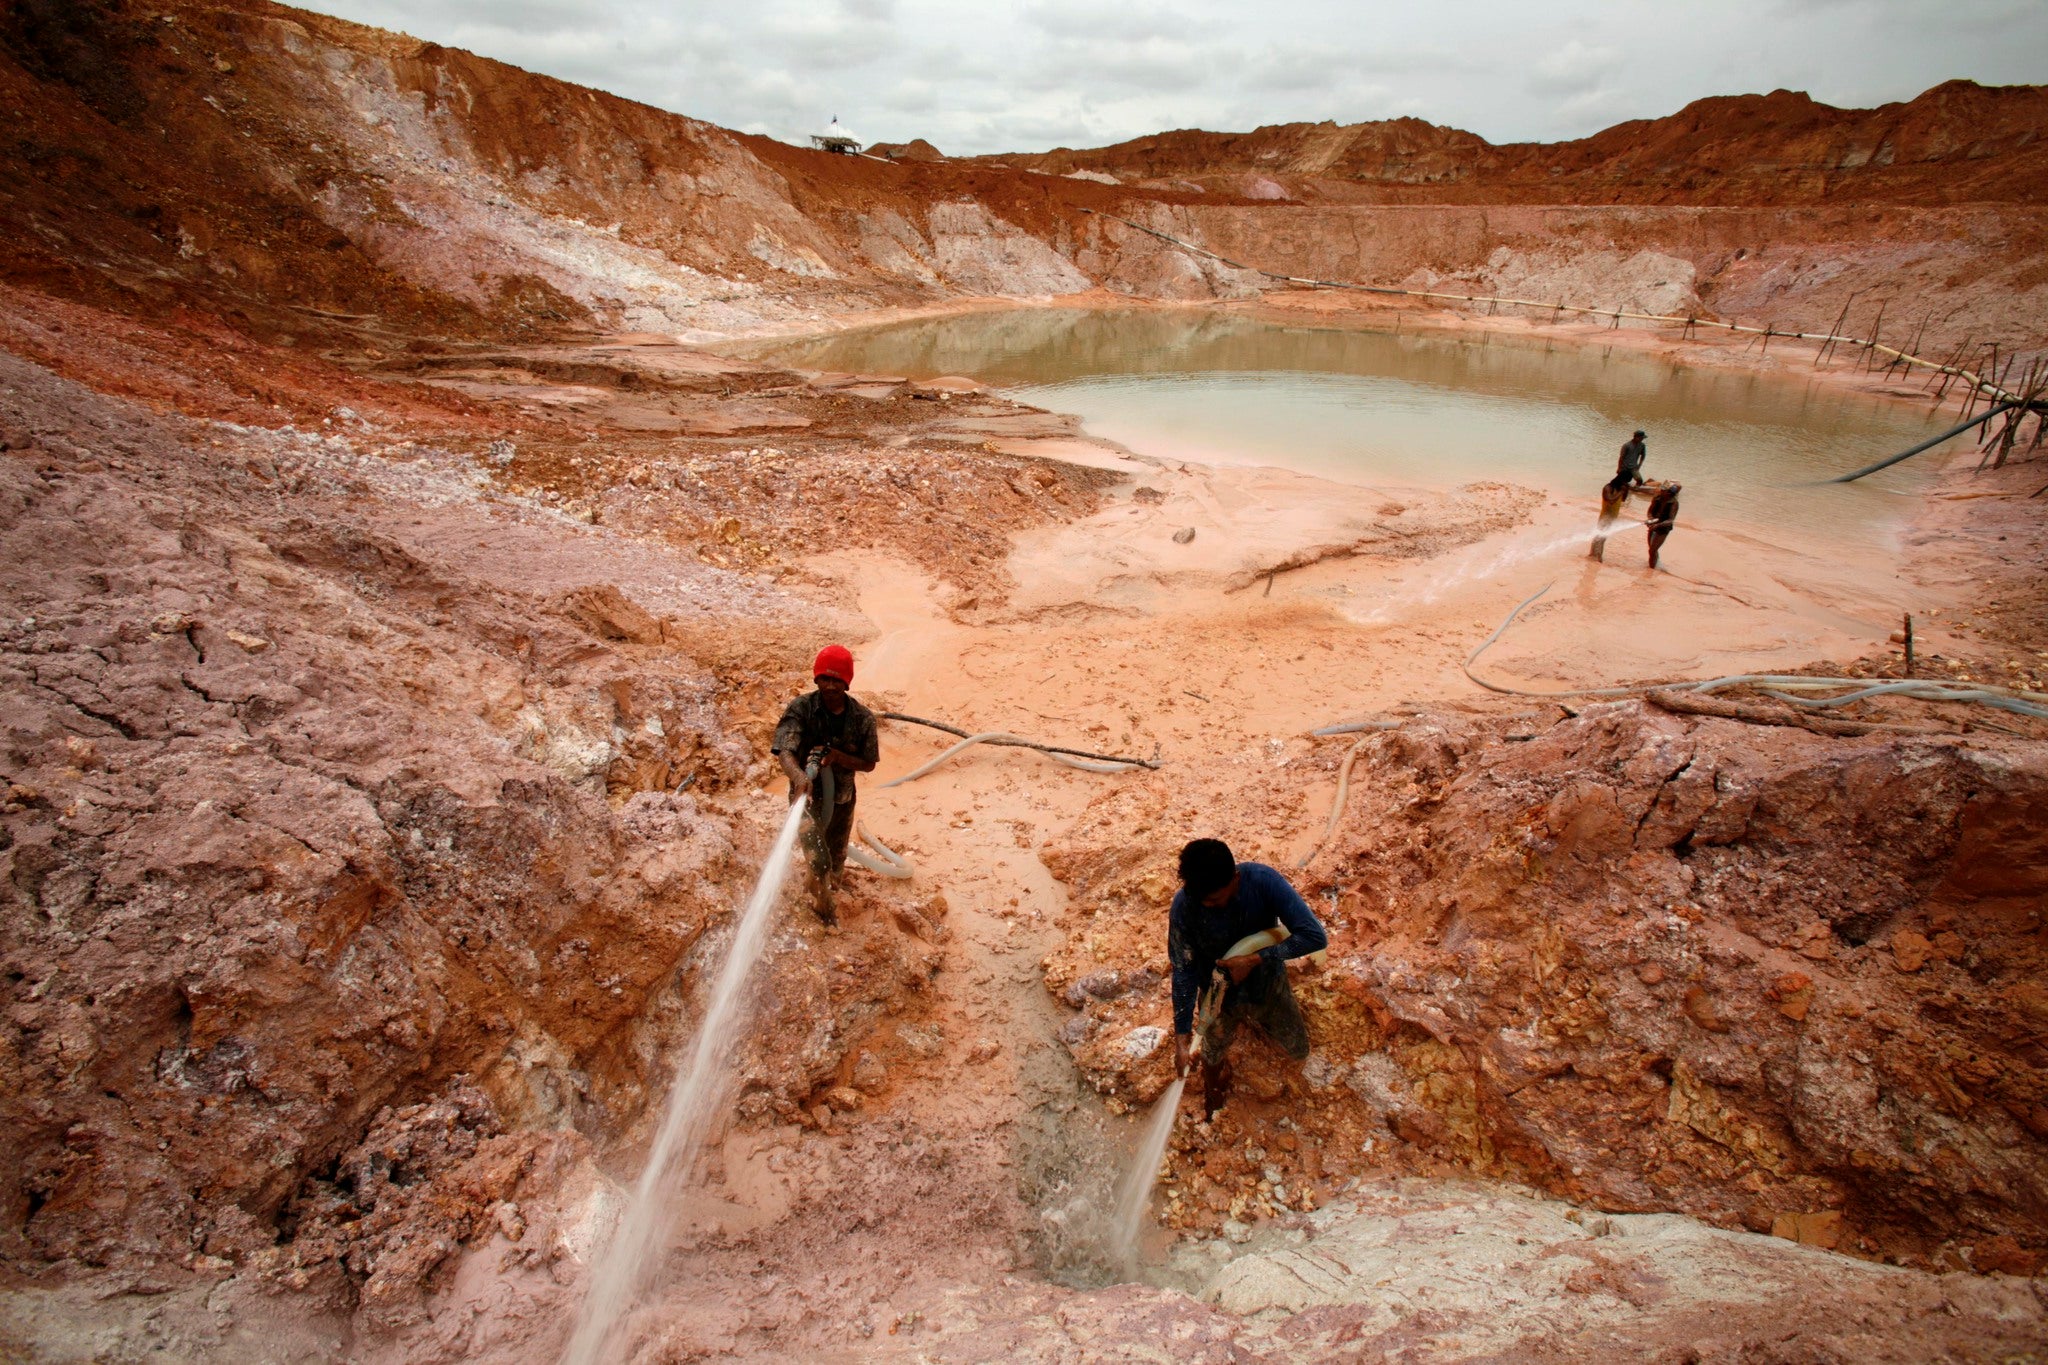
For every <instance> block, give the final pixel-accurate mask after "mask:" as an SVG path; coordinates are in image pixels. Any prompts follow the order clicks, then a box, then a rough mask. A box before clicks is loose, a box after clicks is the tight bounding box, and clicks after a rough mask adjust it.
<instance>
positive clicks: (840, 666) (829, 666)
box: [811, 645, 853, 687]
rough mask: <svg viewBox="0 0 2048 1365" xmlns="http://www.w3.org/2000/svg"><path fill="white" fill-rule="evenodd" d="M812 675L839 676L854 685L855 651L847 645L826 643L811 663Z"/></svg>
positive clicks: (846, 682)
mask: <svg viewBox="0 0 2048 1365" xmlns="http://www.w3.org/2000/svg"><path fill="white" fill-rule="evenodd" d="M811 676H812V677H813V678H837V679H839V681H841V682H843V683H845V684H846V685H847V686H848V687H851V686H853V651H852V650H850V649H848V648H847V647H846V646H845V645H826V646H825V647H824V648H823V649H821V650H819V651H818V657H817V660H816V662H814V663H813V664H812V665H811Z"/></svg>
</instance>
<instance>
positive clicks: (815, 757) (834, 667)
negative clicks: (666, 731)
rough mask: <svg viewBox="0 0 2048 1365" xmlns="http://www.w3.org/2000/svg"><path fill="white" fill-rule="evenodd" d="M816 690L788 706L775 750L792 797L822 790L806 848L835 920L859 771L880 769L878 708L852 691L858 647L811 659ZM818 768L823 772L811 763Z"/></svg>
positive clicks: (820, 908) (820, 906)
mask: <svg viewBox="0 0 2048 1365" xmlns="http://www.w3.org/2000/svg"><path fill="white" fill-rule="evenodd" d="M811 677H812V679H813V680H814V681H815V682H816V684H817V687H816V689H815V690H814V691H810V692H806V693H804V694H803V695H802V696H800V697H798V698H797V699H796V700H795V701H792V702H791V703H790V704H789V705H788V706H786V707H784V708H783V711H782V720H781V721H780V722H778V723H777V725H776V727H775V743H774V746H773V747H774V752H775V756H776V757H777V758H778V759H780V760H781V762H782V771H783V772H784V773H785V774H786V775H787V776H788V778H789V799H790V800H791V801H798V800H801V799H802V798H804V797H806V796H813V795H815V799H814V800H813V801H812V802H811V816H810V819H809V820H808V821H806V822H805V827H804V849H805V851H806V852H807V853H808V854H809V855H810V860H811V871H812V873H813V874H814V875H815V877H816V889H817V899H816V901H815V908H816V909H817V912H818V918H819V919H821V920H823V921H825V923H827V924H832V923H834V922H835V921H836V920H837V918H838V915H837V913H836V912H835V911H834V909H833V905H832V900H833V893H834V892H835V891H836V890H837V889H838V885H839V870H840V869H841V868H842V867H844V866H845V865H846V841H847V839H848V838H849V837H850V836H851V835H852V834H853V799H854V787H853V782H854V774H855V773H866V772H873V771H874V768H875V764H876V763H877V762H878V761H879V760H880V758H881V744H880V741H879V740H878V739H877V737H876V735H875V714H874V712H872V711H870V710H868V708H867V707H865V706H862V705H861V704H860V703H859V702H857V701H855V700H854V699H853V698H852V697H850V696H848V695H847V688H849V687H851V686H852V685H853V653H852V651H850V650H849V649H847V648H846V646H844V645H826V646H825V647H824V648H823V649H821V650H819V651H818V657H817V660H816V662H814V663H813V664H812V665H811ZM814 764H815V766H816V776H815V778H814V777H813V776H812V773H811V771H810V770H811V769H812V767H813V765H814ZM814 788H815V792H814V790H813V789H814Z"/></svg>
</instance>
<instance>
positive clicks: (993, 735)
mask: <svg viewBox="0 0 2048 1365" xmlns="http://www.w3.org/2000/svg"><path fill="white" fill-rule="evenodd" d="M1003 742H1007V743H1010V744H1021V745H1023V746H1025V747H1026V748H1031V749H1034V751H1035V752H1037V753H1042V754H1044V755H1045V756H1046V757H1047V758H1050V759H1052V760H1053V761H1054V762H1056V763H1064V764H1066V765H1067V766H1068V767H1069V768H1079V769H1080V770H1081V771H1082V772H1084V773H1127V772H1129V771H1131V769H1133V768H1140V767H1143V766H1144V765H1143V764H1141V763H1098V762H1096V761H1094V760H1092V759H1086V758H1075V757H1074V756H1073V755H1071V754H1056V753H1052V752H1050V751H1048V750H1045V749H1039V748H1036V746H1034V745H1032V743H1031V741H1030V740H1027V739H1020V738H1019V737H1018V736H1016V735H1012V734H1006V733H1005V732H1003V731H1001V730H989V731H986V732H984V733H982V734H979V735H969V736H968V737H967V738H966V739H963V740H961V741H960V742H959V743H958V744H955V745H954V746H953V747H952V748H950V749H948V750H946V751H945V752H944V753H942V754H940V755H939V756H938V757H937V758H934V759H931V760H930V761H928V762H926V763H924V764H921V765H920V766H918V767H916V768H913V769H911V770H910V771H909V772H907V773H905V774H903V776H901V777H898V778H894V779H891V780H890V781H888V782H884V783H883V784H882V785H883V786H884V787H900V786H902V785H903V784H904V783H905V782H913V781H915V780H916V779H918V778H920V777H923V776H924V775H925V774H926V773H928V772H930V771H931V770H932V769H934V768H936V767H938V766H939V765H940V764H942V763H944V762H945V761H946V760H947V759H949V758H952V757H954V756H955V755H956V754H962V753H965V752H966V751H967V750H969V749H971V748H973V747H974V746H975V745H977V744H989V743H1003Z"/></svg>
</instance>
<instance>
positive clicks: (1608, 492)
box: [1586, 474, 1630, 564]
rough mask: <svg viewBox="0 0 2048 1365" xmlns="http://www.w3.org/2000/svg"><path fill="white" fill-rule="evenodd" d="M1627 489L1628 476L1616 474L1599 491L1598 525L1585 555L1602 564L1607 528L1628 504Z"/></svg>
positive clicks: (1628, 486)
mask: <svg viewBox="0 0 2048 1365" xmlns="http://www.w3.org/2000/svg"><path fill="white" fill-rule="evenodd" d="M1629 488H1630V484H1629V481H1628V475H1626V474H1616V475H1615V476H1614V477H1613V478H1611V479H1609V480H1608V481H1607V482H1606V483H1605V484H1604V485H1602V487H1601V489H1600V525H1599V528H1598V529H1597V530H1595V531H1594V532H1593V548H1592V549H1590V550H1588V551H1586V554H1587V556H1588V557H1590V558H1593V559H1597V560H1599V561H1601V562H1602V563H1603V564H1604V563H1606V561H1607V528H1608V527H1610V526H1612V525H1614V523H1615V521H1616V520H1617V519H1619V518H1620V516H1621V509H1622V507H1623V505H1624V504H1626V503H1627V502H1628V495H1629Z"/></svg>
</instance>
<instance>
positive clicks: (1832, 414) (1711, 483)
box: [754, 309, 1944, 536]
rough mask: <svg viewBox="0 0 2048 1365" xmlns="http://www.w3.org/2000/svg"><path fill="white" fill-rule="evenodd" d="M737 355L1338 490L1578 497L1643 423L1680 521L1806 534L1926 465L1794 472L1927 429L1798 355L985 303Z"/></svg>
mask: <svg viewBox="0 0 2048 1365" xmlns="http://www.w3.org/2000/svg"><path fill="white" fill-rule="evenodd" d="M754 353H755V354H756V355H760V356H763V357H764V358H771V359H773V360H775V361H776V362H778V363H783V364H790V365H796V366H801V367H805V368H811V369H823V370H851V371H860V372H869V373H873V372H881V373H890V374H903V375H909V376H911V377H930V376H933V375H938V374H965V375H972V376H975V377H977V378H980V379H982V380H984V381H986V382H988V383H991V384H993V385H996V386H998V387H999V388H1001V389H1002V390H1003V391H1004V392H1006V393H1008V394H1009V395H1011V396H1012V397H1015V398H1018V399H1021V400H1023V401H1025V402H1029V403H1033V404H1037V405H1039V406H1041V407H1047V408H1052V409H1055V410H1058V411H1061V412H1071V413H1076V414H1078V415H1079V416H1081V417H1082V418H1083V419H1084V421H1085V423H1086V425H1087V429H1088V430H1089V431H1090V432H1091V433H1092V434H1094V435H1097V436H1101V437H1106V438H1108V439H1110V440H1114V441H1118V442H1120V443H1122V444H1124V445H1126V446H1129V447H1130V448H1131V449H1133V450H1136V451H1138V452H1140V453H1142V454H1148V455H1155V456H1160V457H1166V458H1179V459H1190V460H1200V461H1203V462H1206V463H1215V464H1261V465H1276V466H1280V467H1285V468H1291V469H1295V470H1299V471H1302V472H1305V473H1311V474H1317V475H1321V476H1324V477H1328V478H1335V479H1341V480H1345V481H1347V482H1356V483H1369V484H1373V483H1399V484H1422V485H1430V486H1447V485H1456V484H1462V483H1467V482H1471V481H1473V480H1479V479H1500V480H1505V481H1510V482H1515V483H1521V484H1526V485H1530V486H1534V487H1539V488H1544V489H1546V490H1549V491H1555V492H1558V493H1561V494H1565V495H1567V496H1572V497H1582V498H1584V499H1586V500H1587V501H1588V502H1592V501H1594V500H1596V499H1597V491H1598V489H1599V486H1600V484H1601V483H1603V482H1604V481H1605V480H1606V479H1607V478H1608V477H1609V476H1610V475H1612V473H1613V472H1614V462H1615V454H1616V451H1617V450H1618V449H1619V447H1620V445H1621V443H1622V442H1623V441H1624V440H1626V439H1627V438H1628V435H1629V433H1630V432H1631V431H1633V430H1635V429H1636V428H1639V427H1640V428H1642V429H1644V430H1646V431H1647V432H1648V433H1649V441H1648V445H1649V452H1650V454H1649V461H1648V463H1647V465H1646V467H1645V473H1646V474H1647V475H1648V476H1649V477H1652V478H1665V479H1677V480H1679V481H1681V482H1682V483H1684V484H1685V486H1686V487H1685V496H1684V500H1683V507H1684V512H1685V514H1686V516H1687V518H1688V519H1690V520H1693V521H1695V522H1698V521H1699V520H1702V519H1706V520H1715V519H1718V520H1723V521H1728V522H1736V523H1744V524H1747V525H1749V526H1752V527H1755V528H1758V529H1764V530H1772V531H1779V532H1798V533H1803V534H1817V535H1821V536H1834V535H1857V534H1859V533H1879V534H1881V533H1882V532H1883V531H1884V530H1886V529H1888V528H1889V527H1891V526H1893V525H1895V524H1896V522H1897V521H1898V519H1899V518H1900V517H1901V516H1903V515H1904V513H1905V512H1906V511H1907V510H1908V507H1909V504H1910V500H1909V499H1907V498H1903V497H1901V496H1900V494H1902V493H1910V492H1912V491H1915V490H1917V489H1918V488H1919V487H1920V486H1921V485H1922V481H1923V480H1925V479H1926V478H1927V477H1928V475H1929V474H1930V473H1931V472H1932V469H1933V468H1934V465H1933V464H1932V463H1931V462H1928V463H1920V462H1909V463H1908V464H1906V465H1903V466H1899V467H1897V468H1895V469H1893V470H1889V471H1886V472H1885V473H1884V474H1881V475H1877V476H1873V477H1872V478H1869V479H1866V480H1863V481H1861V482H1860V483H1857V484H1852V485H1843V486H1831V487H1821V488H1816V487H1812V486H1810V485H1811V484H1812V482H1813V481H1815V480H1818V479H1822V478H1825V477H1827V476H1829V475H1831V474H1838V473H1842V472H1844V471H1846V470H1850V469H1854V468H1857V467H1858V466H1861V465H1863V464H1867V463H1869V462H1870V461H1871V460H1873V459H1876V458H1878V457H1879V456H1882V455H1887V454H1891V453H1894V452H1896V451H1899V450H1903V449H1904V448H1905V447H1907V446H1908V445H1911V444H1914V443H1915V442H1917V441H1920V440H1924V439H1925V438H1926V437H1927V436H1928V435H1930V434H1932V433H1933V432H1934V431H1936V430H1939V429H1940V425H1941V424H1942V422H1943V420H1944V419H1942V418H1938V417H1934V416H1931V415H1930V414H1929V413H1928V411H1927V407H1926V405H1925V404H1924V403H1920V404H1910V403H1902V402H1892V401H1888V400H1883V399H1879V398H1874V397H1871V396H1867V395H1863V394H1857V393H1849V392H1844V391H1843V390H1841V389H1840V388H1838V387H1835V386H1833V385H1827V384H1822V383H1818V382H1815V381H1814V380H1812V379H1811V378H1808V377H1805V376H1804V375H1803V374H1802V373H1801V371H1802V370H1803V369H1804V367H1805V366H1807V365H1808V364H1809V358H1810V354H1811V352H1810V348H1809V350H1808V351H1806V352H1801V353H1797V358H1796V359H1795V360H1793V361H1792V362H1791V370H1790V372H1789V373H1786V374H1767V375H1757V374H1748V373H1740V372H1733V371H1730V370H1727V369H1721V368H1715V367H1711V366H1706V365H1693V364H1687V363H1684V362H1683V361H1682V360H1673V359H1670V358H1666V357H1656V356H1648V355H1644V354H1641V353H1639V352H1635V351H1632V350H1626V349H1623V348H1620V347H1616V348H1613V349H1611V350H1610V349H1608V348H1604V347H1599V346H1589V345H1585V344H1582V343H1578V342H1571V343H1566V342H1546V341H1542V340H1537V339H1528V338H1521V337H1512V338H1510V337H1500V336H1488V335H1481V334H1474V335H1471V336H1446V335H1442V334H1435V333H1432V334H1425V335H1415V334H1412V333H1411V334H1408V335H1396V334H1393V333H1389V332H1377V331H1360V330H1353V329H1311V328H1297V327H1281V326H1274V325H1271V324H1266V323H1261V322H1257V321H1254V320H1251V319H1248V318H1244V317H1240V316H1236V315H1233V314H1227V313H1218V312H1214V311H1209V310H1196V309H1186V310H1177V309H1176V310H1160V309H1146V310H1125V311H1116V310H1082V309H1019V310H1007V311H990V312H980V313H972V314H965V315H960V316H953V317H944V318H931V319H923V320H918V321H912V322H906V323H900V324H894V325H889V326H883V327H875V328H868V329H864V330H860V331H852V332H843V333H838V334H835V335H833V336H829V337H822V338H814V339H809V340H804V341H797V342H783V343H778V344H776V345H774V346H773V347H772V348H766V349H757V350H755V352H754Z"/></svg>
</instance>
